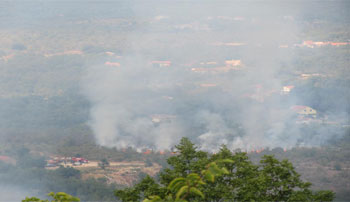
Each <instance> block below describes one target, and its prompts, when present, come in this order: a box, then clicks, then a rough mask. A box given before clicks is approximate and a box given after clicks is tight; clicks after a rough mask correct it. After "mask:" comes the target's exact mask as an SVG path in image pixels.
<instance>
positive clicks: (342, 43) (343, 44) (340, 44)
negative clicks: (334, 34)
mask: <svg viewBox="0 0 350 202" xmlns="http://www.w3.org/2000/svg"><path fill="white" fill-rule="evenodd" d="M348 44H350V43H346V42H332V43H331V45H332V46H345V45H348Z"/></svg>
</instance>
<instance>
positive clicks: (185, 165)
mask: <svg viewBox="0 0 350 202" xmlns="http://www.w3.org/2000/svg"><path fill="white" fill-rule="evenodd" d="M176 149H177V153H178V154H177V155H176V156H172V157H170V158H169V159H168V160H167V161H168V164H169V165H170V167H169V168H166V169H164V170H163V171H162V172H161V173H160V175H159V180H157V181H156V180H155V179H153V178H151V177H149V176H147V177H145V178H144V179H143V180H142V181H141V182H140V183H138V184H136V185H135V186H133V187H131V188H127V189H124V190H117V191H116V192H115V195H116V196H117V197H118V198H119V199H121V200H122V201H140V200H144V201H146V202H147V201H148V202H149V201H153V202H154V201H332V200H333V199H334V197H335V195H334V193H333V192H332V191H317V192H313V191H311V189H310V186H311V183H309V182H304V181H302V180H301V179H300V175H299V174H298V173H297V172H296V171H295V169H294V167H293V165H292V164H291V163H290V162H289V161H288V160H282V161H279V160H277V159H276V158H274V157H273V156H269V155H265V156H263V157H262V158H261V160H260V163H259V164H258V165H255V164H253V163H252V162H251V161H250V160H249V158H248V157H247V155H246V153H242V152H237V153H232V152H231V151H230V150H229V149H228V148H227V147H225V146H222V148H221V149H220V151H219V152H218V153H217V154H213V155H209V154H208V153H206V152H204V151H200V150H198V149H197V148H196V146H195V145H194V144H193V143H192V142H190V141H189V140H188V139H187V138H183V139H182V140H181V142H180V144H179V145H177V146H176ZM158 181H159V182H158Z"/></svg>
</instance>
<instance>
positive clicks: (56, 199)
mask: <svg viewBox="0 0 350 202" xmlns="http://www.w3.org/2000/svg"><path fill="white" fill-rule="evenodd" d="M48 196H51V197H52V198H53V200H51V202H75V201H80V199H79V198H77V197H74V196H71V195H69V194H67V193H64V192H57V193H54V192H50V193H49V194H48ZM22 202H50V201H49V200H41V199H39V198H36V197H30V198H28V197H26V198H25V199H24V200H22Z"/></svg>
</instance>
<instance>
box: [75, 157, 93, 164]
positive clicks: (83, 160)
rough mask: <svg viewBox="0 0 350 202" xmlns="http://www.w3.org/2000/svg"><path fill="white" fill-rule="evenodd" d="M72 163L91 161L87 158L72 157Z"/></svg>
mask: <svg viewBox="0 0 350 202" xmlns="http://www.w3.org/2000/svg"><path fill="white" fill-rule="evenodd" d="M71 162H72V164H76V163H80V164H79V165H81V164H83V163H89V161H88V160H87V159H85V158H78V157H72V160H71Z"/></svg>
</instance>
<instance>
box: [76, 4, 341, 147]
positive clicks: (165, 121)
mask: <svg viewBox="0 0 350 202" xmlns="http://www.w3.org/2000/svg"><path fill="white" fill-rule="evenodd" d="M130 6H131V7H132V10H133V11H134V15H135V16H134V18H133V22H132V23H134V24H135V26H134V28H133V30H132V31H130V32H127V33H126V35H125V39H126V41H125V44H123V46H122V48H120V49H121V52H120V53H115V54H114V53H113V54H114V55H113V54H112V53H111V54H109V55H108V56H106V57H105V61H104V62H101V63H100V64H94V65H91V66H89V67H88V68H87V70H86V74H85V76H84V79H83V81H82V89H83V92H84V94H85V95H86V96H87V97H88V99H89V100H90V102H91V104H92V108H91V111H90V112H91V113H90V115H91V117H90V118H91V119H90V122H89V124H90V126H91V128H92V129H93V131H94V133H95V135H96V140H97V142H98V143H99V144H101V145H105V146H110V147H117V148H125V147H130V146H131V147H134V148H137V149H140V148H154V149H159V150H162V149H169V148H171V146H173V145H174V144H176V143H177V142H178V140H179V139H180V138H181V137H182V136H187V137H190V138H191V139H192V140H194V141H195V142H196V143H198V144H199V145H200V147H201V148H202V149H206V150H216V149H217V148H218V147H219V146H220V145H221V144H226V145H227V146H228V147H229V148H231V149H236V148H242V149H245V150H251V149H259V148H266V147H270V148H274V147H283V148H291V147H294V146H297V145H299V146H300V145H301V146H316V145H320V144H323V143H324V142H325V141H327V139H329V138H334V137H337V134H339V133H341V132H337V131H339V130H341V129H339V127H334V126H328V125H327V124H326V125H323V126H321V124H319V123H317V121H321V120H320V119H313V120H312V123H311V124H300V123H297V122H298V119H297V116H298V115H297V113H296V112H295V111H293V110H291V107H292V106H294V105H300V104H302V103H300V99H299V98H300V97H298V95H285V94H281V91H282V89H283V86H287V85H297V82H298V78H297V77H298V75H296V73H295V72H296V70H295V69H294V67H293V62H294V61H295V60H296V56H297V53H298V51H297V50H298V47H297V46H296V45H298V44H301V43H302V41H303V39H301V38H300V35H299V32H300V29H301V28H302V27H301V23H300V22H299V21H297V20H295V19H298V18H300V17H301V15H302V13H301V12H302V11H301V9H300V8H299V7H298V6H300V5H299V4H297V6H295V7H293V8H289V7H288V6H286V5H285V4H284V3H276V2H274V3H271V2H270V3H269V2H265V3H263V4H262V2H260V1H254V2H251V1H246V2H244V1H230V2H227V1H218V2H215V3H214V2H211V3H208V2H204V3H202V2H197V1H188V2H183V3H179V2H178V3H175V2H166V3H164V2H163V3H162V2H158V1H150V2H147V4H143V3H135V5H130ZM116 48H118V47H116ZM117 55H118V56H117ZM107 62H109V63H107ZM112 62H114V64H115V65H110V64H112ZM108 64H109V65H108ZM334 128H337V129H336V130H333V129H334ZM310 131H312V132H313V133H312V135H306V134H309V133H310Z"/></svg>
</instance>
